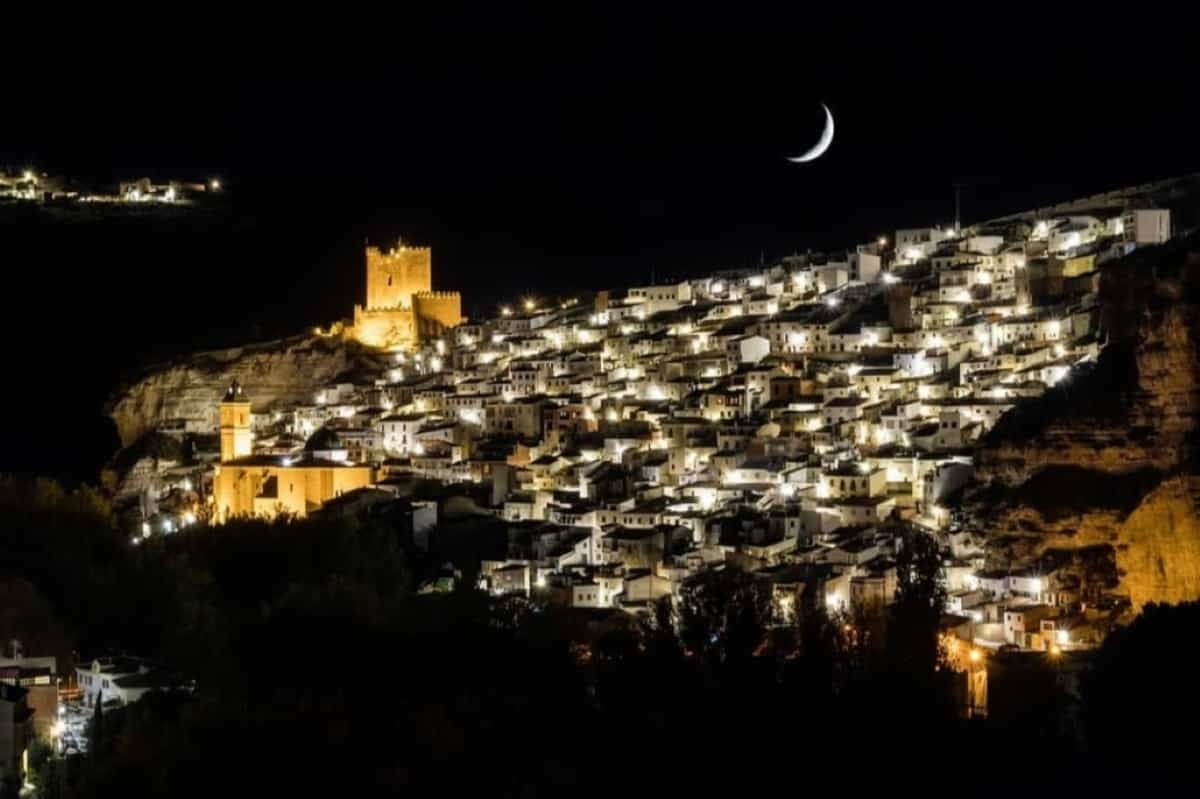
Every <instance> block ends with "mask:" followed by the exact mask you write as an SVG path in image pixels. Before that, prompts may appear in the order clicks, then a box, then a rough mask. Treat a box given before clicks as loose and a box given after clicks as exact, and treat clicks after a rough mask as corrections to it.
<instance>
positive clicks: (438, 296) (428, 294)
mask: <svg viewBox="0 0 1200 799" xmlns="http://www.w3.org/2000/svg"><path fill="white" fill-rule="evenodd" d="M413 296H416V297H420V298H421V299H423V300H424V299H431V300H455V299H459V300H460V299H462V294H460V293H459V292H457V291H418V292H417V293H416V294H415V295H413Z"/></svg>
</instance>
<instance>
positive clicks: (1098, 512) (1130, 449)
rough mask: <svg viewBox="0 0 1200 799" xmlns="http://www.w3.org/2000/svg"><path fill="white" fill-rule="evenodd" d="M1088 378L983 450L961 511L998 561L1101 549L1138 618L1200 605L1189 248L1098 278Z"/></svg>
mask: <svg viewBox="0 0 1200 799" xmlns="http://www.w3.org/2000/svg"><path fill="white" fill-rule="evenodd" d="M1100 302H1101V303H1102V306H1101V328H1102V330H1103V331H1104V333H1106V334H1107V335H1108V336H1109V345H1108V347H1106V348H1105V349H1104V350H1103V352H1102V353H1101V356H1100V358H1099V362H1098V363H1097V364H1096V365H1095V366H1094V368H1093V369H1091V370H1087V371H1084V372H1081V373H1078V374H1073V375H1071V376H1070V377H1068V378H1067V379H1066V380H1064V381H1063V382H1062V383H1060V384H1059V385H1058V386H1056V387H1055V388H1054V389H1052V390H1051V391H1049V392H1047V394H1046V396H1045V397H1044V398H1042V399H1039V400H1036V401H1033V402H1031V403H1028V404H1025V405H1023V406H1020V407H1018V408H1017V409H1016V410H1014V412H1012V413H1011V414H1009V415H1008V416H1006V417H1005V418H1003V419H1002V420H1001V422H1000V423H999V424H997V425H996V427H995V428H993V430H992V431H991V433H990V434H989V435H988V436H986V437H985V438H984V440H983V441H982V442H981V445H980V448H979V450H978V452H977V453H976V454H977V459H976V460H977V474H978V476H979V477H980V479H981V480H982V481H983V482H985V483H987V484H988V488H986V489H985V490H982V491H979V492H976V494H975V495H974V496H973V497H971V498H970V499H969V500H968V506H969V509H970V510H972V511H973V512H974V514H975V515H976V517H977V518H979V519H980V520H981V521H982V522H983V524H984V526H985V527H987V528H988V529H989V530H991V531H993V532H992V537H993V541H994V545H995V551H996V553H997V554H1005V555H1008V556H1011V557H1013V558H1015V559H1016V560H1018V561H1020V560H1022V559H1026V558H1033V557H1037V556H1038V555H1039V554H1042V553H1044V552H1046V551H1047V550H1051V549H1055V550H1063V549H1065V550H1072V549H1083V548H1094V547H1107V548H1110V549H1111V551H1112V556H1113V557H1112V562H1113V563H1114V564H1115V575H1113V576H1114V578H1115V579H1116V580H1119V583H1120V591H1121V592H1122V593H1127V594H1128V595H1129V597H1130V599H1131V600H1132V602H1133V604H1134V605H1135V606H1139V607H1140V606H1141V605H1143V604H1145V603H1147V602H1179V601H1183V600H1188V599H1197V598H1200V513H1198V511H1197V506H1198V504H1200V476H1198V475H1200V468H1198V465H1200V447H1197V444H1198V443H1200V438H1198V437H1197V433H1198V432H1200V240H1197V239H1196V238H1195V237H1193V238H1191V239H1186V240H1183V241H1177V242H1173V243H1172V244H1169V245H1165V246H1163V247H1157V248H1147V249H1144V250H1141V251H1138V252H1137V253H1134V254H1133V255H1132V256H1130V257H1127V258H1125V259H1122V260H1120V261H1118V262H1115V263H1113V264H1110V265H1107V266H1106V267H1105V268H1104V271H1103V273H1102V276H1101V281H1100Z"/></svg>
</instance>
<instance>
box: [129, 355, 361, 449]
mask: <svg viewBox="0 0 1200 799" xmlns="http://www.w3.org/2000/svg"><path fill="white" fill-rule="evenodd" d="M382 368H383V363H382V361H379V360H377V357H376V356H374V355H373V354H371V353H370V352H368V351H365V350H364V349H363V348H362V347H360V346H359V345H358V344H356V343H355V342H353V341H344V340H342V339H340V338H337V337H308V336H301V337H296V338H290V339H282V340H280V341H270V342H264V343H261V344H254V345H250V346H245V347H234V348H231V349H226V350H214V351H212V352H202V353H197V354H196V355H192V356H190V357H188V358H185V359H181V360H180V361H178V362H175V363H171V364H166V365H163V366H161V367H158V368H155V369H153V370H151V371H150V372H149V373H148V374H146V375H144V376H143V377H141V378H140V379H139V380H138V381H137V382H136V383H134V384H133V385H132V386H130V387H129V388H127V389H124V390H122V391H121V392H120V393H119V394H118V395H117V396H115V397H114V398H113V399H112V400H111V401H110V404H109V409H108V413H109V416H110V417H111V418H112V420H113V422H114V423H115V424H116V426H117V434H118V435H119V436H120V438H121V445H122V446H126V447H127V446H129V445H130V444H132V443H133V442H134V441H136V440H137V439H138V438H139V437H140V436H141V435H142V434H144V433H146V432H148V431H150V430H152V429H154V428H156V427H157V426H159V425H160V424H161V423H163V422H166V421H168V420H186V421H187V423H188V424H189V426H190V427H191V428H193V429H198V430H202V431H205V432H211V433H215V432H217V430H218V428H219V423H220V419H219V414H218V405H217V403H216V402H214V401H213V398H214V397H220V396H222V395H223V394H224V392H225V389H226V388H228V386H229V384H230V383H233V382H234V381H236V382H238V383H240V384H241V385H242V386H243V387H244V389H245V392H246V395H247V396H249V397H252V398H253V403H254V405H253V410H254V411H256V412H261V411H265V410H270V409H271V408H274V407H278V406H285V405H289V404H294V403H309V402H312V401H313V397H314V396H315V394H316V392H317V390H318V389H320V388H323V387H325V386H328V385H329V384H330V383H336V382H338V381H339V380H344V379H345V378H346V377H347V376H348V375H352V374H354V373H356V372H366V373H372V372H377V371H378V370H380V369H382Z"/></svg>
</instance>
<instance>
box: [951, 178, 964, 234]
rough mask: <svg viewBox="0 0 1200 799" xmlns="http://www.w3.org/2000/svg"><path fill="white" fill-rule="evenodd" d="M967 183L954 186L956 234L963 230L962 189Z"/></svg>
mask: <svg viewBox="0 0 1200 799" xmlns="http://www.w3.org/2000/svg"><path fill="white" fill-rule="evenodd" d="M965 185H966V184H965V183H955V184H954V232H955V233H957V232H958V231H960V230H962V187H963V186H965Z"/></svg>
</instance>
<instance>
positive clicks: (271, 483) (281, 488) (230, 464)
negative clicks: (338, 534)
mask: <svg viewBox="0 0 1200 799" xmlns="http://www.w3.org/2000/svg"><path fill="white" fill-rule="evenodd" d="M251 443H252V439H251V432H250V401H249V400H248V399H247V398H246V397H245V395H244V394H243V393H242V390H241V387H240V386H238V385H237V384H234V385H233V386H230V388H229V390H228V391H227V392H226V393H225V399H224V400H222V402H221V463H220V465H219V466H217V470H216V474H215V476H214V478H213V504H214V507H213V518H214V521H216V522H218V523H221V522H226V521H229V520H230V519H232V518H236V517H238V516H256V517H263V518H268V519H270V518H275V517H276V516H278V515H280V514H289V515H292V516H296V517H304V516H307V515H308V514H309V512H311V511H314V510H316V509H317V508H319V507H321V506H322V505H324V504H325V503H326V502H328V501H329V500H331V499H333V498H334V497H339V496H341V495H342V494H345V493H346V492H348V491H354V490H355V489H358V488H365V487H367V486H369V485H370V484H371V467H370V466H360V465H358V464H354V463H349V462H346V461H334V460H326V459H324V458H319V457H317V456H315V455H314V454H312V453H305V454H304V455H303V456H300V457H286V456H278V455H255V454H252V453H251V452H250V450H251Z"/></svg>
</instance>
